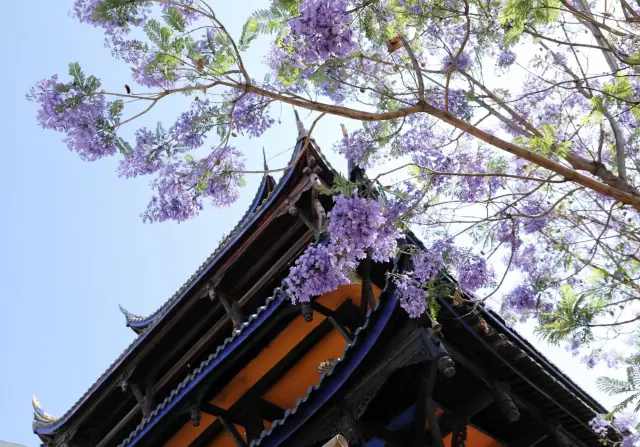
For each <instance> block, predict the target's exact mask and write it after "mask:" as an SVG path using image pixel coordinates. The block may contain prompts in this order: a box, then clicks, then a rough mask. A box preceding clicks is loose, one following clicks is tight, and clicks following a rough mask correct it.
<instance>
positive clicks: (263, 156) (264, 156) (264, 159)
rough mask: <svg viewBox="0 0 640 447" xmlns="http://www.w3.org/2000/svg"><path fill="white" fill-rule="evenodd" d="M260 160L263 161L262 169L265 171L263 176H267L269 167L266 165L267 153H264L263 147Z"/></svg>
mask: <svg viewBox="0 0 640 447" xmlns="http://www.w3.org/2000/svg"><path fill="white" fill-rule="evenodd" d="M262 160H263V163H264V164H263V168H264V170H265V173H264V175H268V174H269V173H268V172H267V171H268V170H269V165H268V164H267V153H266V152H265V151H264V146H262Z"/></svg>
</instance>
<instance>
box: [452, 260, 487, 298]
mask: <svg viewBox="0 0 640 447" xmlns="http://www.w3.org/2000/svg"><path fill="white" fill-rule="evenodd" d="M457 258H458V259H457V262H454V263H455V266H456V279H457V280H458V283H459V284H460V286H461V287H462V289H463V290H466V291H468V292H474V291H476V290H478V289H481V288H483V287H487V286H489V285H491V284H492V283H493V279H494V276H493V271H492V270H491V269H490V268H489V266H488V265H487V261H486V260H485V259H484V258H483V257H480V256H478V255H474V254H468V255H466V256H457ZM460 258H462V259H460Z"/></svg>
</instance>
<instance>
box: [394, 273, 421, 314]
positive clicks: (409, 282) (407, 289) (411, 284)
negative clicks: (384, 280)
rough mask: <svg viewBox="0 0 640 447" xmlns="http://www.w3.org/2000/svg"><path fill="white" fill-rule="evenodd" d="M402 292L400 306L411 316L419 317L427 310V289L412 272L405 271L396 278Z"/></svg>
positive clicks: (397, 285)
mask: <svg viewBox="0 0 640 447" xmlns="http://www.w3.org/2000/svg"><path fill="white" fill-rule="evenodd" d="M395 283H396V287H397V289H398V292H400V306H401V307H402V308H403V309H404V310H405V311H406V312H407V314H409V317H411V318H418V317H420V315H422V314H423V313H424V312H425V311H426V310H427V291H426V290H424V289H423V288H422V284H421V283H420V281H418V280H416V278H415V276H413V275H411V274H410V273H404V274H402V275H400V276H399V277H398V278H396V280H395Z"/></svg>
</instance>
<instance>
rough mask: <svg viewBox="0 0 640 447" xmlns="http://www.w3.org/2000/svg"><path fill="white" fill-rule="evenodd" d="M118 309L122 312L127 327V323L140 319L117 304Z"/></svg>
mask: <svg viewBox="0 0 640 447" xmlns="http://www.w3.org/2000/svg"><path fill="white" fill-rule="evenodd" d="M118 307H119V308H120V312H122V314H123V315H124V317H125V319H126V320H127V326H129V323H131V322H134V321H136V320H140V319H141V317H140V316H139V315H136V314H134V313H131V312H129V311H128V310H127V309H125V308H124V307H122V304H118Z"/></svg>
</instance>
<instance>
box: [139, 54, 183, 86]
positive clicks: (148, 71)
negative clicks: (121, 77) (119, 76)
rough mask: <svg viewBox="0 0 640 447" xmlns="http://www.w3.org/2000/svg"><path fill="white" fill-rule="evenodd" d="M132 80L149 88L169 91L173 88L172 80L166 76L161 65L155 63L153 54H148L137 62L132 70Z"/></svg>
mask: <svg viewBox="0 0 640 447" xmlns="http://www.w3.org/2000/svg"><path fill="white" fill-rule="evenodd" d="M169 73H170V72H169ZM133 80H134V81H135V82H136V83H138V84H139V85H142V86H144V87H149V88H151V87H160V88H163V89H170V88H172V87H173V86H174V80H173V79H171V78H170V77H168V76H167V73H165V71H164V69H163V66H162V64H161V63H159V62H158V61H156V55H155V54H148V55H146V56H145V57H144V58H142V59H140V60H139V61H138V65H137V66H136V67H134V68H133Z"/></svg>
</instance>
